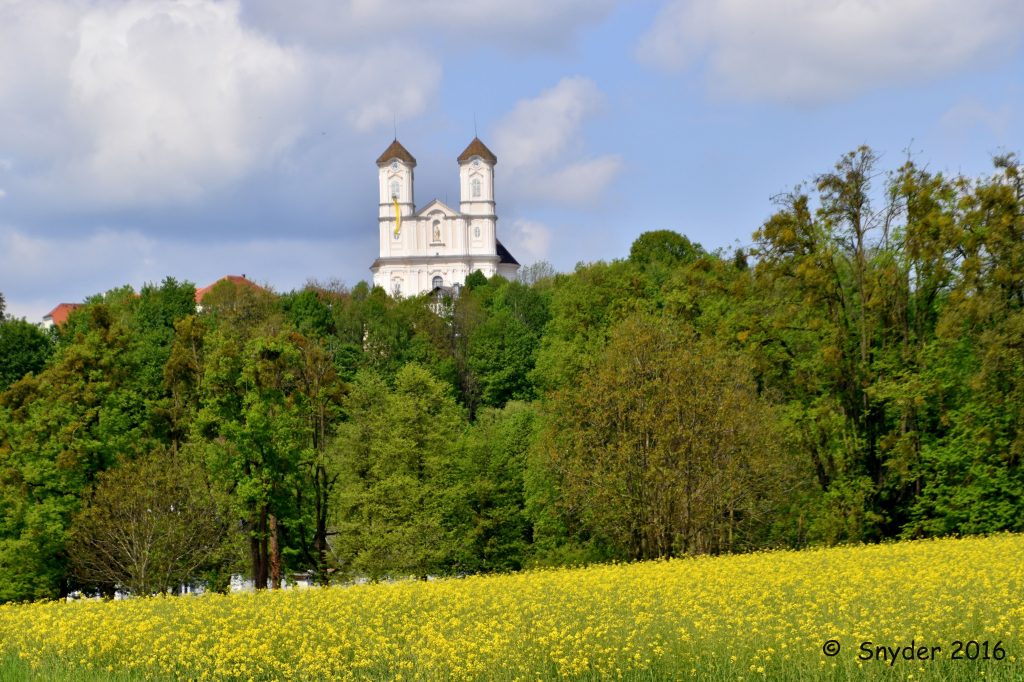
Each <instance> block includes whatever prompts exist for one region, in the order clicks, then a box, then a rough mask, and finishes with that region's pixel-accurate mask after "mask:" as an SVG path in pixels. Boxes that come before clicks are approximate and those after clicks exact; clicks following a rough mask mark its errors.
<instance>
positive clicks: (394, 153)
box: [377, 138, 416, 166]
mask: <svg viewBox="0 0 1024 682" xmlns="http://www.w3.org/2000/svg"><path fill="white" fill-rule="evenodd" d="M391 159H399V160H401V161H405V162H406V163H407V164H409V165H410V166H415V165H416V159H414V158H413V156H412V154H410V153H409V150H408V149H406V148H405V147H403V146H402V143H401V142H399V141H398V139H397V138H396V139H395V140H394V141H393V142H392V143H391V144H390V145H389V146H388V148H387V149H385V150H384V153H383V154H381V155H380V156H379V157H377V165H378V166H383V165H384V164H385V163H387V162H388V161H390V160H391Z"/></svg>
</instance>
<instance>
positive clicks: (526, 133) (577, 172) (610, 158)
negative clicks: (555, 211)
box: [494, 76, 622, 204]
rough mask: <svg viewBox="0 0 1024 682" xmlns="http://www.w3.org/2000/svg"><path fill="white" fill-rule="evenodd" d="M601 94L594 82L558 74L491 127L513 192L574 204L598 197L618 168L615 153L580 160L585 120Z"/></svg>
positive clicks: (597, 106) (601, 100)
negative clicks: (546, 87) (549, 84)
mask: <svg viewBox="0 0 1024 682" xmlns="http://www.w3.org/2000/svg"><path fill="white" fill-rule="evenodd" d="M604 101H605V98H604V94H603V93H602V92H601V91H600V89H598V87H597V85H596V84H594V82H593V81H591V80H589V79H587V78H582V77H579V76H575V77H570V78H563V79H562V80H561V81H559V83H558V84H557V85H555V86H554V87H553V88H550V89H549V90H545V91H544V92H542V93H541V94H540V95H539V96H538V97H535V98H532V99H525V100H521V101H519V102H518V103H517V104H516V106H515V107H514V108H513V109H512V111H511V112H509V113H508V114H507V115H506V116H504V117H503V118H502V119H501V120H500V121H498V123H497V124H496V126H495V130H494V147H495V153H496V154H497V155H498V158H499V159H500V162H501V163H502V164H504V167H505V169H506V170H505V171H504V173H506V174H507V175H503V177H502V183H503V184H505V185H507V186H508V187H509V191H511V192H512V193H513V194H514V195H521V196H526V197H533V198H542V199H546V200H550V201H555V202H559V203H566V204H579V203H583V202H586V201H589V200H592V199H593V198H595V197H597V196H598V195H600V194H601V193H602V192H603V191H604V190H605V189H606V188H607V186H608V185H609V184H610V183H611V181H612V180H613V179H614V178H615V176H616V174H617V173H618V171H619V170H620V167H621V165H622V164H621V160H620V158H619V157H618V156H615V155H605V156H600V157H597V158H590V159H587V158H582V159H581V158H579V157H580V155H581V153H582V148H583V141H582V126H583V123H584V121H585V120H586V119H587V118H589V117H591V116H593V115H594V114H596V113H597V112H599V111H600V110H601V108H602V106H603V105H604Z"/></svg>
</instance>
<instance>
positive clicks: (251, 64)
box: [0, 0, 1024, 320]
mask: <svg viewBox="0 0 1024 682" xmlns="http://www.w3.org/2000/svg"><path fill="white" fill-rule="evenodd" d="M396 120H397V125H398V137H399V139H400V140H401V142H402V143H403V144H404V145H405V146H406V147H407V148H408V149H409V151H410V152H412V154H413V155H414V156H415V157H416V158H417V160H418V162H419V165H418V166H417V169H416V184H417V186H416V197H417V199H418V202H419V204H420V205H421V206H422V205H425V204H426V203H427V202H428V201H429V200H430V199H431V198H434V197H436V198H439V199H441V200H442V201H447V202H449V203H450V204H456V205H457V202H458V188H457V178H458V175H457V166H456V161H455V158H456V156H458V154H459V153H460V152H461V151H462V149H463V148H464V147H465V146H466V144H467V143H468V142H469V141H470V140H471V139H472V137H473V133H474V125H475V126H476V129H477V130H478V132H479V135H480V137H481V138H482V139H483V140H484V142H486V143H487V145H488V146H489V147H490V148H491V149H492V150H493V151H494V152H495V154H496V155H497V156H498V166H497V169H496V180H495V182H496V196H497V201H498V214H499V223H498V230H499V235H500V237H501V239H502V241H504V242H505V244H506V245H507V246H508V247H509V248H510V250H511V251H512V253H513V254H514V255H516V256H517V258H518V259H519V260H520V261H521V262H523V263H524V264H528V263H531V262H534V261H536V260H539V259H546V260H549V261H551V262H552V263H553V264H554V265H555V267H556V268H558V269H560V270H570V269H571V268H572V267H573V266H574V265H575V264H576V263H577V262H579V261H593V260H597V259H611V258H617V257H622V256H624V255H626V253H627V252H628V248H629V244H630V243H631V242H632V240H633V239H634V238H635V237H636V236H637V235H638V234H640V233H641V232H643V231H645V230H650V229H661V228H668V229H673V230H677V231H679V232H682V233H684V234H687V235H688V236H690V237H691V238H692V239H695V240H697V241H699V242H701V243H702V244H704V245H705V246H706V247H708V248H712V249H713V248H717V247H729V246H735V245H737V244H745V243H748V242H749V240H750V235H751V233H752V232H753V231H754V230H755V229H756V228H757V227H758V226H759V225H760V223H761V222H762V221H763V220H764V219H765V218H766V217H767V216H768V215H769V214H770V212H771V211H772V204H771V197H772V196H773V195H775V194H777V193H779V192H782V191H785V190H788V189H791V188H792V187H793V186H794V185H795V184H797V183H799V182H801V181H805V180H807V179H808V178H810V177H811V176H813V175H814V174H815V173H818V172H821V171H824V170H827V169H829V168H830V167H831V165H832V164H833V163H834V161H835V160H836V159H837V158H838V157H839V156H840V155H841V154H842V153H844V152H846V151H848V150H850V149H853V148H855V147H856V146H858V145H860V144H864V143H866V144H869V145H871V146H872V147H874V148H875V149H876V151H878V152H879V153H880V154H881V155H882V159H883V163H884V164H885V165H886V166H888V167H895V166H897V165H899V163H900V162H901V160H902V159H903V158H904V157H905V155H906V153H907V150H910V151H911V152H912V153H913V154H914V155H915V157H916V158H917V159H918V161H920V162H921V163H925V164H927V165H928V166H929V167H930V168H931V169H932V170H938V171H946V172H953V173H956V172H963V173H967V174H971V175H977V174H981V173H985V172H988V170H989V168H990V160H991V157H992V155H994V154H998V153H1003V152H1010V151H1015V152H1022V151H1024V125H1022V124H1021V121H1022V120H1024V3H1021V2H1020V1H1019V0H973V1H971V2H967V1H964V0H899V1H892V0H292V1H291V2H281V1H280V0H223V1H215V0H64V1H55V0H0V292H2V293H3V294H4V296H5V297H6V299H7V301H8V311H9V312H11V313H13V314H15V315H18V316H26V317H28V318H29V319H30V320H38V319H39V318H40V317H41V316H42V315H43V314H44V313H45V312H47V311H48V310H49V309H50V308H52V307H53V306H54V305H55V304H56V303H58V302H62V301H69V302H72V301H79V300H82V299H83V298H84V297H86V296H88V295H90V294H93V293H97V292H102V291H105V290H107V289H110V288H113V287H115V286H119V285H122V284H131V285H133V286H135V287H139V286H141V285H142V284H143V283H145V282H156V281H159V280H161V279H162V278H163V277H164V276H166V275H172V276H174V277H177V278H178V279H187V280H191V281H193V282H195V283H197V284H198V285H200V286H202V285H205V284H208V283H209V282H211V281H213V280H215V279H217V278H218V277H220V276H222V275H224V274H229V273H231V274H241V273H245V274H247V275H248V276H249V277H250V278H251V279H255V280H257V281H260V282H265V283H269V284H271V285H272V286H274V287H275V288H276V289H277V290H280V291H287V290H289V289H292V288H297V287H300V286H302V284H303V283H304V282H306V281H307V280H308V279H310V278H317V279H321V280H329V279H339V280H341V281H343V282H345V283H346V284H349V285H352V284H355V283H356V282H358V281H359V280H361V279H368V278H369V277H370V273H369V270H368V267H369V265H370V263H371V262H372V261H373V259H374V258H375V257H376V255H377V253H376V248H377V247H376V244H377V232H376V231H377V223H376V211H377V197H376V191H377V190H376V187H377V185H376V182H377V181H376V172H377V168H376V165H375V163H374V162H375V159H376V158H377V155H378V154H379V153H380V152H382V151H383V150H384V148H385V147H387V145H388V144H389V143H390V141H391V138H392V136H393V131H394V125H395V121H396Z"/></svg>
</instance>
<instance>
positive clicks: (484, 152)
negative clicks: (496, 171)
mask: <svg viewBox="0 0 1024 682" xmlns="http://www.w3.org/2000/svg"><path fill="white" fill-rule="evenodd" d="M474 156H479V157H480V158H481V159H483V160H484V161H486V162H487V163H489V164H491V165H492V166H493V165H495V164H496V163H498V157H497V156H495V155H494V152H492V151H491V150H490V149H488V148H487V145H485V144H484V143H483V142H481V141H480V138H479V137H474V138H473V141H472V142H470V143H469V146H468V147H466V151H464V152H462V153H461V154H459V163H466V162H467V161H469V160H470V159H471V158H473V157H474Z"/></svg>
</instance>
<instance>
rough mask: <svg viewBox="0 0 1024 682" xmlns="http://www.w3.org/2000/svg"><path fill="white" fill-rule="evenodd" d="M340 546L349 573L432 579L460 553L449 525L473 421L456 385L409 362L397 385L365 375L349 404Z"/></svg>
mask: <svg viewBox="0 0 1024 682" xmlns="http://www.w3.org/2000/svg"><path fill="white" fill-rule="evenodd" d="M345 408H346V411H347V412H348V415H349V421H348V422H347V423H346V424H345V425H344V428H343V429H342V431H341V434H340V437H341V438H342V441H341V443H342V448H343V450H342V452H343V455H344V459H345V468H344V470H343V471H344V472H345V474H344V477H343V483H340V484H339V487H338V490H337V493H336V494H337V499H338V503H337V504H338V510H339V519H338V524H337V525H338V536H337V542H336V543H335V548H336V552H337V556H338V560H339V562H340V564H341V567H342V568H343V569H344V570H345V571H346V572H348V573H355V574H361V575H369V576H373V577H379V576H383V575H415V576H425V575H427V574H428V573H430V572H432V571H440V570H444V569H445V566H446V565H450V564H451V556H452V555H453V553H454V549H453V546H452V542H451V538H450V537H449V534H448V532H447V531H446V529H445V527H444V524H443V516H444V509H445V507H446V505H447V504H448V502H447V501H446V491H447V490H448V488H449V487H450V485H451V483H453V476H454V474H453V471H452V462H453V461H454V458H455V457H456V449H457V447H458V443H459V441H460V436H461V434H462V431H463V429H464V425H465V418H464V416H463V413H462V411H461V410H460V408H459V407H458V405H457V404H456V402H455V400H454V398H453V397H452V395H451V391H450V387H449V386H447V385H446V384H445V383H443V382H441V381H439V380H438V379H436V378H435V377H433V376H432V375H431V374H430V372H428V371H427V370H426V369H425V368H423V367H421V366H419V365H416V364H409V365H406V366H405V367H403V368H402V369H401V370H400V371H399V372H398V374H397V376H396V377H395V386H394V388H389V387H388V386H387V384H386V383H385V382H384V381H383V380H382V379H381V378H380V377H379V376H378V375H375V374H372V373H367V372H363V373H360V374H359V375H358V376H357V377H356V380H355V381H354V382H353V385H352V390H351V392H350V394H349V396H348V397H347V399H346V401H345Z"/></svg>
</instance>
